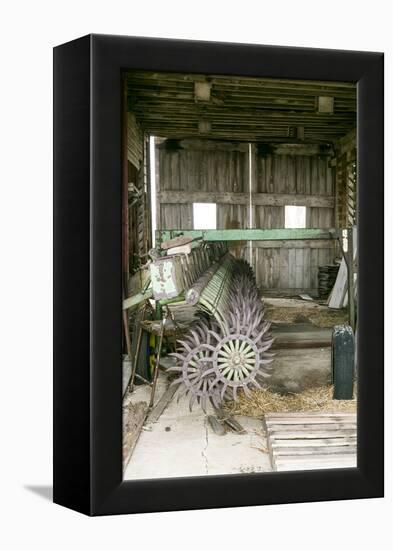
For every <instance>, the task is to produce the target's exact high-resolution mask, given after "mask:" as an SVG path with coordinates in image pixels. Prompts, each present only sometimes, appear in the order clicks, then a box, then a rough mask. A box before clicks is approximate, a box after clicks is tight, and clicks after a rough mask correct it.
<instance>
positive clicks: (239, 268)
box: [168, 254, 273, 411]
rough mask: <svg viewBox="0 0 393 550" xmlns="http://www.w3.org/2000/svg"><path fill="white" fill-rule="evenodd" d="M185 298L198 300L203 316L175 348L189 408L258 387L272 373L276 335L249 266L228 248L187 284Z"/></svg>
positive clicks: (175, 369) (216, 403)
mask: <svg viewBox="0 0 393 550" xmlns="http://www.w3.org/2000/svg"><path fill="white" fill-rule="evenodd" d="M186 301H187V302H188V303H190V304H197V305H198V308H199V310H200V320H198V321H197V322H196V323H194V324H193V325H192V326H191V328H190V330H189V332H188V333H187V334H186V335H185V336H184V337H183V339H182V340H178V349H177V352H176V353H173V354H172V355H173V356H174V357H176V359H177V364H176V366H173V367H171V368H170V369H168V370H169V371H171V372H174V373H176V374H178V375H179V376H178V378H177V379H176V380H174V382H173V384H179V385H181V389H180V390H179V392H178V398H180V397H181V396H182V395H187V396H189V399H190V410H191V409H192V406H193V405H194V403H195V402H197V403H200V404H201V406H202V408H203V410H205V411H206V405H207V402H208V401H210V402H211V403H212V404H213V406H215V407H218V406H219V405H220V403H221V402H222V401H223V400H226V399H236V398H237V393H238V391H239V390H243V391H244V392H245V394H246V395H250V389H252V388H260V387H261V385H260V383H261V382H262V381H263V380H264V379H265V378H267V377H268V376H270V371H271V368H272V365H271V363H272V361H273V355H272V354H271V353H269V352H268V350H269V348H270V346H271V345H272V343H273V338H272V336H271V333H270V323H268V322H267V321H266V320H265V319H264V306H263V302H262V301H261V300H260V298H259V295H258V289H257V286H256V282H255V278H254V274H253V271H252V268H251V266H250V265H249V264H248V263H247V262H246V261H245V260H239V259H235V258H234V257H233V256H231V255H230V254H226V255H225V256H224V257H223V258H222V260H221V261H220V262H215V263H213V264H212V265H211V266H210V267H209V268H208V269H207V271H206V272H205V273H203V274H202V275H201V276H200V277H199V278H198V279H197V280H196V282H195V283H194V284H193V285H192V286H191V287H190V288H189V289H188V291H187V292H186Z"/></svg>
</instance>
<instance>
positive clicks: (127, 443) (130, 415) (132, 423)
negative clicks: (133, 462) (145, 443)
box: [123, 401, 147, 469]
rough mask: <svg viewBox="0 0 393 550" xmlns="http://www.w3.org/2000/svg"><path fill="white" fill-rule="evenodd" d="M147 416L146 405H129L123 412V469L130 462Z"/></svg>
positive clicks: (140, 403)
mask: <svg viewBox="0 0 393 550" xmlns="http://www.w3.org/2000/svg"><path fill="white" fill-rule="evenodd" d="M146 414H147V403H146V402H145V401H140V402H139V403H129V404H128V405H127V408H126V410H125V411H124V412H123V469H125V468H126V467H127V465H128V463H129V461H130V458H131V455H132V453H133V450H134V449H135V445H136V444H137V441H138V439H139V435H140V433H141V431H142V427H143V424H144V421H145V418H146Z"/></svg>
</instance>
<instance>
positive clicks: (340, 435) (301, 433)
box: [264, 412, 357, 472]
mask: <svg viewBox="0 0 393 550" xmlns="http://www.w3.org/2000/svg"><path fill="white" fill-rule="evenodd" d="M264 423H265V428H266V434H267V444H268V449H269V455H270V460H271V464H272V468H273V470H274V471H277V472H283V471H289V470H317V469H318V470H319V469H329V468H356V442H357V435H356V414H355V413H344V412H340V413H319V412H317V413H313V412H304V413H303V412H302V413H293V412H290V413H269V414H266V415H265V419H264Z"/></svg>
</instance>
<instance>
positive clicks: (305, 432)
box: [270, 426, 357, 441]
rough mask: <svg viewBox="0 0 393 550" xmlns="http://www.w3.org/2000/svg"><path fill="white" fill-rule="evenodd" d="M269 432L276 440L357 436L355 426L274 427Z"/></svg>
mask: <svg viewBox="0 0 393 550" xmlns="http://www.w3.org/2000/svg"><path fill="white" fill-rule="evenodd" d="M270 433H271V435H272V436H275V438H276V440H279V441H284V440H288V441H290V440H296V439H301V440H304V439H311V440H313V439H320V438H328V439H331V438H333V439H339V438H341V439H348V438H354V437H355V438H356V437H357V431H356V429H355V428H349V429H340V430H337V429H334V428H333V429H330V430H325V429H324V427H323V426H321V427H320V428H319V430H317V429H313V430H309V429H301V430H295V429H294V430H293V431H291V430H286V431H282V430H281V429H279V428H278V429H277V430H275V429H274V428H270Z"/></svg>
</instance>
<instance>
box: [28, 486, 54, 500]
mask: <svg viewBox="0 0 393 550" xmlns="http://www.w3.org/2000/svg"><path fill="white" fill-rule="evenodd" d="M24 488H25V489H27V490H28V491H31V492H32V493H35V494H36V495H38V496H40V497H41V498H44V499H45V500H50V501H52V497H53V487H52V486H51V485H25V486H24Z"/></svg>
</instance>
